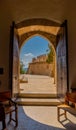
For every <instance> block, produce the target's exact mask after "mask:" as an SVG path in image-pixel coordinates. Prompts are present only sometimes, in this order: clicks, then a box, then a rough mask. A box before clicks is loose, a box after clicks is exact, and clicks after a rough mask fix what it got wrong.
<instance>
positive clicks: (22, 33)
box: [16, 19, 68, 97]
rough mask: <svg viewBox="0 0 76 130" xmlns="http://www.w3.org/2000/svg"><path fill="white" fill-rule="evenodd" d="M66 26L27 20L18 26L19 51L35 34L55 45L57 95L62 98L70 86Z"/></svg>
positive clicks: (45, 21) (43, 20) (40, 20)
mask: <svg viewBox="0 0 76 130" xmlns="http://www.w3.org/2000/svg"><path fill="white" fill-rule="evenodd" d="M65 25H66V22H64V24H62V26H61V25H59V24H56V23H55V22H52V21H50V20H46V19H32V20H25V21H23V22H21V23H19V24H16V30H17V34H18V41H19V49H20V47H21V46H22V44H23V42H24V41H25V40H26V39H28V38H29V37H31V36H33V35H35V34H39V35H42V36H44V37H45V38H47V39H48V40H49V41H51V43H52V44H53V46H54V48H55V52H56V58H57V63H55V65H56V66H55V68H56V71H57V72H56V73H57V78H56V79H57V94H58V96H60V97H63V95H65V93H66V91H67V86H68V82H67V79H68V75H67V72H68V70H67V63H68V62H67V60H68V59H67V57H66V55H67V52H66V51H67V49H66V29H65ZM64 52H65V53H64ZM55 61H56V59H55ZM62 90H63V91H62Z"/></svg>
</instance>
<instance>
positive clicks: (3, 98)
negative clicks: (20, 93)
mask: <svg viewBox="0 0 76 130" xmlns="http://www.w3.org/2000/svg"><path fill="white" fill-rule="evenodd" d="M8 98H11V91H3V92H0V102H3V101H7V99H8Z"/></svg>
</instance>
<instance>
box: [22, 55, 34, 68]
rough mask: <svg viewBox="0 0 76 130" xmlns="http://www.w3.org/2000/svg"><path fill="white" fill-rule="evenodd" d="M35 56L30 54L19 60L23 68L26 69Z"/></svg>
mask: <svg viewBox="0 0 76 130" xmlns="http://www.w3.org/2000/svg"><path fill="white" fill-rule="evenodd" d="M34 57H35V56H34V55H33V54H32V53H27V54H24V56H23V57H22V58H21V60H22V62H23V64H24V66H25V68H28V64H29V63H30V62H31V61H32V58H34Z"/></svg>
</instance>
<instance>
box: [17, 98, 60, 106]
mask: <svg viewBox="0 0 76 130" xmlns="http://www.w3.org/2000/svg"><path fill="white" fill-rule="evenodd" d="M17 103H18V105H26V106H27V105H28V106H57V105H59V104H60V103H61V102H60V101H59V100H58V99H44V98H42V99H40V98H39V99H38V98H18V99H17Z"/></svg>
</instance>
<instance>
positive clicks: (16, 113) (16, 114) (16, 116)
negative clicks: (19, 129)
mask: <svg viewBox="0 0 76 130" xmlns="http://www.w3.org/2000/svg"><path fill="white" fill-rule="evenodd" d="M15 119H16V126H18V110H17V109H16V110H15Z"/></svg>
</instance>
